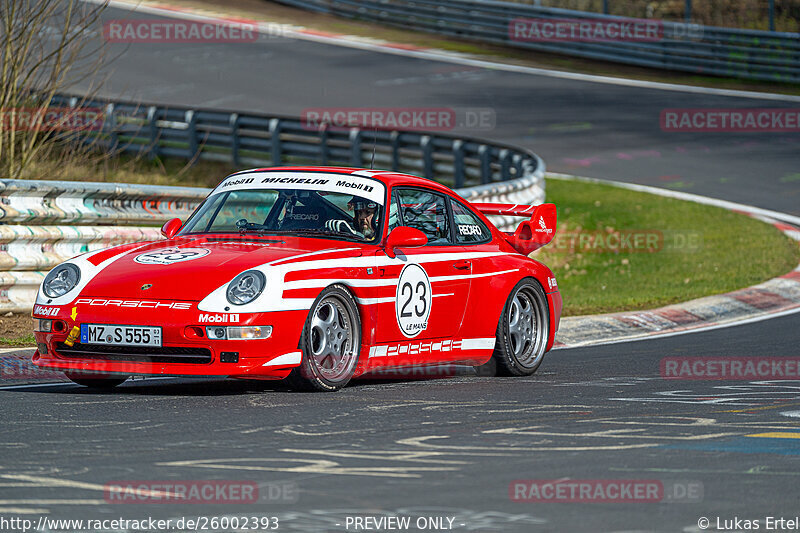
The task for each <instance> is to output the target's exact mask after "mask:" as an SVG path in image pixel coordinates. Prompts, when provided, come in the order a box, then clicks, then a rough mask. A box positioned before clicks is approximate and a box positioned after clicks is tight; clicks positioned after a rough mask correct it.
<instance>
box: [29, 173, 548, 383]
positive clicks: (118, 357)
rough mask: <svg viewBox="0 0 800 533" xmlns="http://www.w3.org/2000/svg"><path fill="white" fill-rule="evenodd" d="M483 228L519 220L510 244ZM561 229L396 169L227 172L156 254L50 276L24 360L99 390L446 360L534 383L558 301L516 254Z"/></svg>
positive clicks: (91, 257) (77, 263)
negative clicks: (146, 381)
mask: <svg viewBox="0 0 800 533" xmlns="http://www.w3.org/2000/svg"><path fill="white" fill-rule="evenodd" d="M485 215H507V216H520V217H525V218H526V219H527V220H525V221H522V222H521V224H520V225H519V227H518V228H517V230H516V231H515V232H514V233H513V234H511V233H504V232H501V231H499V230H498V229H497V228H495V226H494V225H492V223H491V222H490V221H489V220H488V219H487V218H486V216H485ZM555 226H556V209H555V206H554V205H553V204H542V205H539V206H536V207H533V206H527V205H510V204H508V205H507V204H485V203H483V204H482V203H475V204H470V203H468V202H467V201H465V200H464V199H463V198H461V197H460V196H458V195H457V194H456V193H454V192H453V191H452V190H450V189H449V188H447V187H445V186H443V185H441V184H439V183H436V182H433V181H430V180H427V179H423V178H418V177H414V176H409V175H405V174H399V173H396V172H390V171H374V170H356V169H347V168H316V167H310V168H287V167H283V168H267V169H260V170H248V171H244V172H238V173H236V174H233V175H231V176H228V177H227V178H225V180H223V181H222V183H220V184H219V185H218V186H217V187H216V188H215V189H214V190H213V191H212V192H211V193H210V194H209V195H208V197H207V198H206V199H205V200H204V201H203V203H202V204H201V205H200V206H199V207H198V208H197V209H196V210H195V212H194V213H193V214H192V215H191V216H190V217H189V219H188V220H187V221H186V222H185V223H183V224H181V221H180V220H179V219H173V220H170V221H169V222H167V223H166V224H164V227H163V228H162V233H163V234H164V237H166V240H163V241H155V242H139V243H134V244H126V245H122V246H116V247H112V248H107V249H104V250H100V251H94V252H89V253H86V254H84V255H81V256H78V257H75V258H73V259H70V260H69V261H66V262H64V263H62V264H61V265H59V266H57V267H56V268H54V269H53V270H52V271H51V272H50V273H49V274H48V275H47V276H46V278H45V280H44V282H43V283H42V286H41V287H40V289H39V293H38V295H37V297H36V303H35V306H34V309H33V317H34V325H35V327H34V329H35V337H36V343H37V346H38V349H37V351H36V353H35V354H34V356H33V362H34V363H35V364H36V365H38V366H40V367H46V368H49V369H55V370H59V371H63V372H64V373H65V374H66V375H67V376H68V377H69V378H70V379H72V380H73V381H75V382H76V383H80V384H83V385H87V386H93V387H112V386H114V385H117V384H119V383H122V382H123V381H125V379H126V378H127V377H128V376H130V375H176V376H192V375H194V376H230V377H236V378H252V379H284V378H288V380H289V381H290V382H291V383H292V384H293V386H295V387H304V388H307V389H313V390H323V391H332V390H336V389H339V388H341V387H343V386H344V385H346V384H347V382H348V381H349V380H350V379H351V378H353V377H354V376H359V375H361V374H364V373H366V372H370V371H375V370H378V369H386V368H399V367H409V366H420V365H440V364H443V363H457V364H464V365H473V366H479V365H484V364H487V363H488V364H491V365H492V366H494V367H496V369H497V372H498V373H501V374H505V375H529V374H532V373H533V372H535V371H536V369H537V368H538V367H539V365H540V364H541V362H542V358H543V357H544V354H545V352H547V351H548V350H549V349H550V348H551V347H552V345H553V339H554V336H555V332H556V330H557V329H558V323H559V318H560V314H561V295H560V294H559V292H558V286H557V284H556V280H555V277H554V276H553V273H552V272H551V271H550V269H548V268H547V267H546V266H544V265H543V264H541V263H539V262H537V261H535V260H533V259H530V258H528V255H529V254H530V253H531V252H532V251H533V250H535V249H537V248H539V247H541V246H543V245H545V244H547V243H548V242H550V240H551V239H552V238H553V235H554V233H555ZM492 359H494V361H491V360H492Z"/></svg>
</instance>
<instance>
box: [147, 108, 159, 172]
mask: <svg viewBox="0 0 800 533" xmlns="http://www.w3.org/2000/svg"><path fill="white" fill-rule="evenodd" d="M147 121H148V123H149V124H150V146H149V147H148V149H147V158H148V159H151V160H152V159H155V158H156V157H157V156H158V108H157V107H156V106H150V107H149V108H147Z"/></svg>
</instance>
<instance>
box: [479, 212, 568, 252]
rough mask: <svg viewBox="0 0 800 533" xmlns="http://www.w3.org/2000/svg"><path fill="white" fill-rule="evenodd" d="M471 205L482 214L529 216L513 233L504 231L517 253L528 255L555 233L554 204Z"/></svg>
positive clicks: (544, 243) (551, 238) (548, 240)
mask: <svg viewBox="0 0 800 533" xmlns="http://www.w3.org/2000/svg"><path fill="white" fill-rule="evenodd" d="M472 206H473V207H474V208H475V209H477V210H478V211H480V212H481V213H483V214H484V215H503V216H512V217H530V218H529V220H526V221H524V222H522V223H520V225H519V226H518V227H517V230H516V231H515V232H514V233H509V232H503V233H505V239H506V241H507V242H508V243H509V244H510V245H511V246H512V247H513V248H514V249H515V250H516V251H518V252H519V253H521V254H523V255H529V254H530V253H531V252H533V251H534V250H538V249H539V248H541V247H542V246H544V245H546V244H547V243H549V242H550V241H552V240H553V237H554V236H555V234H556V205H555V204H540V205H536V206H533V205H516V204H485V203H474V204H472Z"/></svg>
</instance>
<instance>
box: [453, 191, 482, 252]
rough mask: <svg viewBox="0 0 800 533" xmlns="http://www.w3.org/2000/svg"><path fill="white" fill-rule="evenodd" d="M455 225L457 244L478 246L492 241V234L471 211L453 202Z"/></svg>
mask: <svg viewBox="0 0 800 533" xmlns="http://www.w3.org/2000/svg"><path fill="white" fill-rule="evenodd" d="M451 205H452V206H453V223H454V224H455V226H456V242H457V243H459V244H477V243H480V242H486V241H488V240H489V239H490V237H491V233H490V232H489V229H488V228H487V227H486V225H485V224H484V223H483V222H481V220H480V219H479V218H478V217H476V216H475V215H474V214H473V213H472V212H471V211H470V210H469V209H467V208H466V207H465V206H463V205H461V204H460V203H458V202H456V201H455V200H453V201H452V202H451Z"/></svg>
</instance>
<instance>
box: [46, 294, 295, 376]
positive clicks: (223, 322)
mask: <svg viewBox="0 0 800 533" xmlns="http://www.w3.org/2000/svg"><path fill="white" fill-rule="evenodd" d="M84 300H85V299H84ZM116 301H118V300H105V299H100V298H97V299H93V300H92V302H101V303H102V302H116ZM186 307H188V308H186V309H152V308H148V309H140V308H122V307H120V306H115V305H107V304H104V305H99V304H98V305H89V304H78V305H69V306H64V307H60V308H46V309H43V308H42V307H41V306H36V307H35V309H34V314H33V317H34V318H46V319H49V320H54V321H61V322H62V324H63V325H62V327H61V330H60V331H52V332H42V331H37V332H34V337H35V339H36V343H37V347H38V349H37V350H36V353H35V354H34V356H33V359H32V361H33V363H34V364H36V365H37V366H39V367H42V368H48V369H53V370H60V371H64V372H68V373H69V372H75V373H89V374H126V375H133V374H135V375H176V376H235V377H252V378H263V379H270V378H272V379H280V378H283V377H285V376H286V375H288V373H289V372H290V371H291V369H292V368H293V367H295V366H298V365H299V364H300V353H299V349H298V342H299V339H300V333H301V330H302V327H303V324H304V322H305V319H306V315H307V312H306V311H302V310H300V311H281V312H272V313H253V314H246V315H245V314H239V315H231V314H229V313H204V312H200V311H198V310H197V304H196V302H191V303H190V305H187V306H186ZM37 311H39V313H38V314H37ZM45 312H46V313H47V314H45ZM234 316H235V318H233V317H234ZM81 324H114V325H125V326H136V325H141V326H160V327H161V328H162V343H161V344H162V346H161V347H160V348H156V347H152V348H151V347H145V346H132V347H126V346H111V347H109V346H106V345H98V344H81V343H80V339H79V340H78V341H77V342H75V343H74V345H73V346H72V347H68V346H67V345H65V341H66V340H67V336H68V334H69V332H70V331H71V330H72V329H73V328H74V327H80V325H81ZM229 325H237V326H246V325H260V326H266V325H269V326H272V335H271V336H270V337H269V338H266V339H248V340H222V339H209V338H208V337H207V336H206V335H205V334H204V333H205V328H206V326H229ZM198 332H202V333H203V334H202V335H198Z"/></svg>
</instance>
